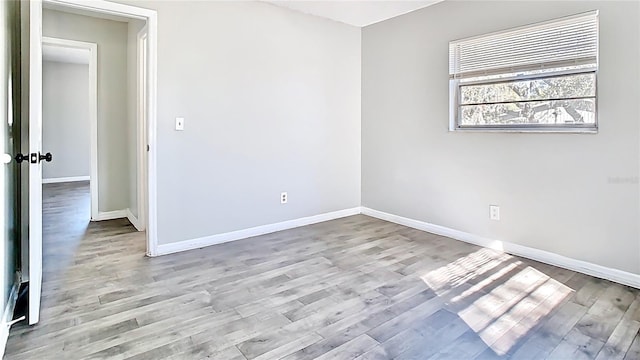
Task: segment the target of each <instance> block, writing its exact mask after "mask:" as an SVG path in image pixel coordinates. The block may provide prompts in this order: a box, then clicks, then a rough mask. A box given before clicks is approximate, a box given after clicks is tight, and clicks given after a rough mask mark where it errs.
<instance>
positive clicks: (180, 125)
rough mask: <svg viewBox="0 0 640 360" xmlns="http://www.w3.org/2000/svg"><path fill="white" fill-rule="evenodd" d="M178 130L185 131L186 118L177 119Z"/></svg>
mask: <svg viewBox="0 0 640 360" xmlns="http://www.w3.org/2000/svg"><path fill="white" fill-rule="evenodd" d="M176 130H177V131H183V130H184V118H181V117H177V118H176Z"/></svg>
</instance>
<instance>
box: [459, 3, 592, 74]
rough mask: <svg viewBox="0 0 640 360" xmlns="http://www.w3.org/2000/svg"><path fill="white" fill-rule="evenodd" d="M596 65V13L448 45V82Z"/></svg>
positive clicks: (462, 40)
mask: <svg viewBox="0 0 640 360" xmlns="http://www.w3.org/2000/svg"><path fill="white" fill-rule="evenodd" d="M597 62H598V12H597V11H592V12H589V13H585V14H580V15H574V16H570V17H565V18H561V19H557V20H551V21H546V22H542V23H537V24H533V25H528V26H523V27H519V28H516V29H510V30H507V31H501V32H496V33H491V34H486V35H481V36H476V37H472V38H467V39H461V40H456V41H452V42H450V43H449V75H450V77H451V78H452V79H461V78H468V77H477V76H488V75H499V74H508V73H515V72H525V71H532V70H540V69H549V68H552V69H553V68H562V67H567V66H576V65H593V66H594V67H597Z"/></svg>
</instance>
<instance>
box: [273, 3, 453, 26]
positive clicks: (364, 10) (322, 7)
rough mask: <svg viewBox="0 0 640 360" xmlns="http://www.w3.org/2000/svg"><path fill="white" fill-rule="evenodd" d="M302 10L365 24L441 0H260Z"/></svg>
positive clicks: (354, 24) (354, 23)
mask: <svg viewBox="0 0 640 360" xmlns="http://www.w3.org/2000/svg"><path fill="white" fill-rule="evenodd" d="M262 1H265V2H268V3H271V4H274V5H277V6H282V7H286V8H289V9H292V10H295V11H299V12H302V13H305V14H310V15H316V16H320V17H323V18H327V19H331V20H335V21H339V22H342V23H345V24H349V25H353V26H359V27H362V26H367V25H371V24H375V23H377V22H380V21H384V20H387V19H391V18H393V17H396V16H399V15H402V14H406V13H409V12H412V11H415V10H418V9H422V8H424V7H427V6H429V5H433V4H435V3H438V2H441V1H443V0H396V1H388V0H325V1H306V0H298V1H291V0H262Z"/></svg>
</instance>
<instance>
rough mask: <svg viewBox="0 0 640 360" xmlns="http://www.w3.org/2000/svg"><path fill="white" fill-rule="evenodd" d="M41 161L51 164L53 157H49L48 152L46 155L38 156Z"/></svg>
mask: <svg viewBox="0 0 640 360" xmlns="http://www.w3.org/2000/svg"><path fill="white" fill-rule="evenodd" d="M42 160H44V161H46V162H51V160H53V155H51V153H50V152H48V153H46V154H44V155H42V154H40V155H39V161H42Z"/></svg>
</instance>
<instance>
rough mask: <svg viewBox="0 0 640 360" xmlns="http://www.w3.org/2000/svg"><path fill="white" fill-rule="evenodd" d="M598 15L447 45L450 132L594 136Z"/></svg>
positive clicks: (568, 18)
mask: <svg viewBox="0 0 640 360" xmlns="http://www.w3.org/2000/svg"><path fill="white" fill-rule="evenodd" d="M597 71H598V13H597V11H593V12H590V13H586V14H580V15H575V16H570V17H565V18H562V19H557V20H552V21H547V22H544V23H538V24H534V25H529V26H524V27H520V28H516V29H511V30H507V31H501V32H497V33H491V34H487V35H482V36H477V37H473V38H467V39H462V40H457V41H452V42H450V43H449V79H450V80H449V86H450V117H451V119H450V129H451V130H496V131H551V132H555V131H558V132H561V131H570V132H596V131H597V129H598V122H597V116H596V115H597V112H596V105H597V101H596V100H597V96H596V74H597Z"/></svg>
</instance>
